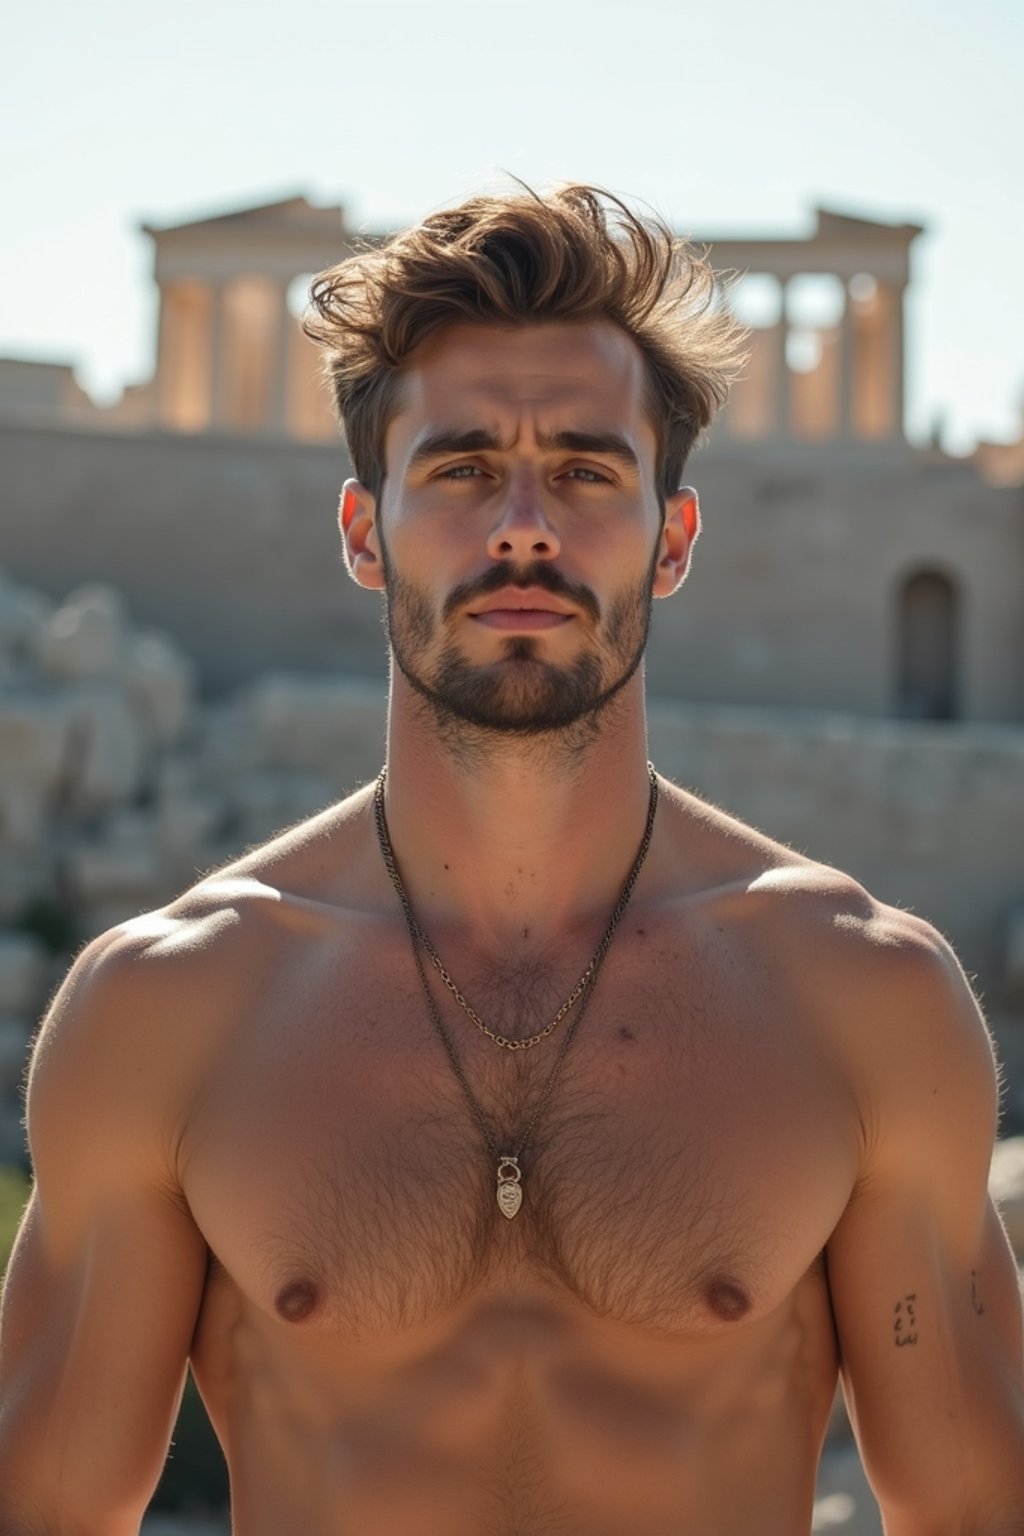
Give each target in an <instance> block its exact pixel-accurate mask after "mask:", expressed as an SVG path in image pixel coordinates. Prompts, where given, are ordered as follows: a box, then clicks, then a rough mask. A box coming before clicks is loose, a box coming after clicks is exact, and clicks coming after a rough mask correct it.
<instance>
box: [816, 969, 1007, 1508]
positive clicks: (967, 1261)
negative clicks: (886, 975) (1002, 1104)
mask: <svg viewBox="0 0 1024 1536" xmlns="http://www.w3.org/2000/svg"><path fill="white" fill-rule="evenodd" d="M904 983H905V984H904V985H903V986H902V987H898V988H896V989H895V993H894V996H893V998H892V1002H891V1007H892V1009H893V1014H892V1017H891V1021H890V1022H891V1024H892V1034H891V1038H890V1039H889V1040H888V1041H887V1049H886V1050H885V1051H884V1052H883V1053H881V1055H880V1057H879V1059H878V1061H877V1062H876V1063H875V1067H876V1072H877V1076H878V1083H879V1087H878V1092H877V1094H876V1095H875V1100H874V1105H875V1107H876V1108H877V1113H875V1114H873V1115H870V1116H869V1121H870V1122H871V1130H872V1142H873V1144H872V1145H871V1147H870V1148H869V1150H868V1153H867V1156H866V1164H865V1168H864V1170H863V1173H862V1178H861V1180H860V1182H859V1184H858V1187H857V1189H856V1191H855V1193H854V1196H853V1198H852V1199H851V1201H850V1204H849V1206H848V1207H847V1210H846V1212H845V1214H844V1216H843V1218H842V1220H841V1222H840V1223H839V1225H838V1227H837V1228H836V1231H835V1232H834V1233H833V1235H832V1238H831V1240H830V1242H829V1245H828V1264H829V1283H830V1287H831V1292H832V1301H833V1307H834V1310H835V1317H836V1324H837V1329H838V1334H839V1344H840V1351H841V1357H842V1369H843V1385H844V1391H845V1393H846V1396H847V1401H848V1403H849V1405H850V1409H851V1417H852V1419H853V1421H854V1426H855V1430H856V1433H857V1438H858V1441H859V1444H860V1448H861V1452H862V1455H863V1458H864V1463H865V1467H866V1469H867V1472H868V1476H869V1478H870V1480H871V1482H872V1485H873V1487H874V1489H875V1492H876V1494H877V1495H878V1498H879V1501H880V1503H881V1505H882V1508H883V1511H884V1513H885V1516H886V1520H887V1526H886V1529H887V1531H890V1532H891V1533H892V1536H904V1533H906V1536H918V1533H919V1532H921V1531H926V1530H930V1529H932V1528H935V1529H947V1528H948V1529H950V1530H960V1529H963V1530H965V1531H966V1530H968V1529H970V1530H974V1529H977V1530H979V1531H981V1532H987V1531H988V1530H989V1529H992V1530H993V1531H995V1530H999V1529H1000V1527H999V1525H998V1523H992V1524H991V1525H986V1524H985V1521H986V1520H991V1518H992V1516H993V1514H994V1512H995V1511H996V1510H997V1508H999V1507H1000V1501H1003V1502H1005V1503H1006V1504H1007V1507H1009V1508H1011V1509H1012V1510H1013V1511H1014V1513H1015V1518H1016V1517H1018V1516H1020V1515H1022V1514H1024V1374H1022V1370H1024V1364H1022V1345H1021V1306H1020V1296H1019V1291H1018V1285H1017V1273H1016V1267H1015V1265H1014V1262H1013V1256H1012V1254H1011V1252H1010V1248H1009V1245H1008V1243H1007V1240H1006V1235H1005V1232H1004V1230H1003V1227H1002V1224H1001V1222H1000V1220H999V1217H998V1215H997V1213H996V1212H995V1210H994V1209H993V1207H992V1205H991V1202H990V1201H989V1199H988V1194H987V1173H988V1168H989V1162H990V1157H991V1146H992V1135H993V1130H994V1126H995V1121H996V1111H997V1088H996V1078H995V1070H994V1064H993V1061H992V1057H991V1050H990V1048H989V1044H988V1039H987V1036H986V1033H985V1029H984V1024H983V1022H982V1021H981V1019H980V1015H979V1014H978V1010H977V1006H976V1004H975V1003H974V1000H973V997H972V996H971V994H970V991H969V988H968V987H967V983H966V981H965V980H964V978H963V975H962V973H961V972H960V971H959V968H958V967H957V966H956V964H955V961H953V962H951V961H950V959H949V957H948V956H943V955H942V953H941V951H940V952H939V953H937V954H936V955H933V956H927V955H924V956H922V955H917V956H914V957H912V958H911V961H910V964H909V965H908V967H907V968H906V969H905V972H904ZM901 1010H902V1014H903V1016H902V1018H900V1017H897V1015H898V1014H899V1013H900V1011H901ZM887 1074H888V1076H887V1080H886V1081H883V1079H886V1075H887ZM1011 1528H1012V1527H1011Z"/></svg>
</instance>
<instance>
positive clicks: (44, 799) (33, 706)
mask: <svg viewBox="0 0 1024 1536" xmlns="http://www.w3.org/2000/svg"><path fill="white" fill-rule="evenodd" d="M70 729H71V728H70V720H69V716H68V711H67V709H66V707H65V705H64V703H63V701H62V700H60V699H58V698H54V697H52V696H48V695H45V694H44V695H42V696H38V697H35V696H32V695H30V694H26V693H24V692H21V691H19V692H18V693H11V694H5V695H0V845H5V846H7V847H9V848H31V847H32V846H33V845H34V844H35V843H36V842H37V841H38V839H39V837H40V835H41V831H42V826H43V822H44V821H45V819H46V817H47V815H48V814H49V810H50V803H51V801H52V799H53V798H54V796H56V794H57V793H58V791H59V789H60V786H61V783H62V781H63V778H64V775H65V772H66V767H67V762H68V754H69V750H70V740H71V737H70Z"/></svg>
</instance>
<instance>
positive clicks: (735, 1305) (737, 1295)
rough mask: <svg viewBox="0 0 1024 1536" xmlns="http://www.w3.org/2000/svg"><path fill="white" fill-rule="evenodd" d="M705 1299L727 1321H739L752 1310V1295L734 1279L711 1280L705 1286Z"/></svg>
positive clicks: (717, 1314)
mask: <svg viewBox="0 0 1024 1536" xmlns="http://www.w3.org/2000/svg"><path fill="white" fill-rule="evenodd" d="M704 1300H705V1301H706V1302H707V1304H708V1306H709V1307H710V1308H711V1311H712V1312H714V1314H715V1316H716V1317H720V1318H721V1319H722V1320H723V1322H726V1323H737V1322H739V1320H740V1318H741V1317H744V1316H745V1315H746V1314H747V1313H748V1312H749V1311H750V1297H749V1296H748V1295H747V1293H746V1291H745V1290H744V1289H743V1287H742V1286H739V1285H736V1284H735V1283H734V1282H733V1281H732V1280H710V1281H709V1282H708V1283H707V1285H706V1286H705V1287H704Z"/></svg>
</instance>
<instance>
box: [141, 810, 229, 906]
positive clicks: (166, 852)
mask: <svg viewBox="0 0 1024 1536" xmlns="http://www.w3.org/2000/svg"><path fill="white" fill-rule="evenodd" d="M224 820H225V806H224V801H223V799H222V798H221V797H220V796H217V795H214V794H211V793H207V792H205V791H202V790H191V791H177V792H173V791H170V792H167V793H165V794H163V795H161V797H160V799H159V801H158V803H157V812H156V827H157V836H158V839H159V845H160V853H161V857H162V859H163V864H164V868H165V870H166V871H167V875H168V878H169V879H170V880H171V881H172V882H173V884H174V886H175V887H176V888H180V887H181V886H184V885H189V884H191V883H192V882H193V880H194V879H195V878H196V874H197V871H199V870H202V869H205V868H207V867H208V865H209V862H210V861H209V850H210V848H211V847H212V846H213V844H214V843H215V841H216V839H217V838H218V836H219V834H220V832H221V830H222V828H223V825H224Z"/></svg>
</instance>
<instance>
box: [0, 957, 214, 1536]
mask: <svg viewBox="0 0 1024 1536" xmlns="http://www.w3.org/2000/svg"><path fill="white" fill-rule="evenodd" d="M146 966H147V961H146V958H145V956H144V954H143V953H140V946H139V945H138V943H137V942H134V943H129V942H126V941H125V939H124V938H123V937H115V936H112V935H108V936H105V938H104V939H102V940H99V941H97V942H96V944H94V945H93V946H91V947H90V949H89V950H88V951H86V953H85V954H84V955H83V956H82V957H81V958H80V960H79V961H78V962H77V963H76V965H75V967H74V968H73V970H72V972H71V974H70V976H69V977H68V980H67V981H66V982H65V984H64V986H63V987H62V989H61V991H60V993H59V994H58V996H57V999H56V1001H55V1003H54V1005H53V1008H52V1009H51V1011H50V1014H49V1016H48V1018H47V1020H46V1022H45V1024H44V1027H43V1029H42V1031H41V1034H40V1038H39V1042H38V1044H37V1047H36V1051H35V1055H34V1059H33V1065H32V1070H31V1073H30V1078H29V1095H28V1129H29V1140H30V1145H31V1150H32V1156H33V1164H34V1170H35V1176H36V1184H35V1189H34V1192H33V1196H32V1200H31V1202H30V1205H29V1209H28V1211H27V1213H26V1216H25V1219H24V1221H23V1223H22V1226H21V1229H20V1231H19V1234H18V1238H17V1241H16V1244H15V1248H14V1253H13V1255H12V1259H11V1264H10V1267H9V1270H8V1275H7V1279H6V1283H5V1288H4V1295H3V1303H2V1309H0V1533H5V1532H6V1531H8V1530H9V1529H10V1530H18V1531H20V1530H21V1529H23V1528H24V1529H25V1530H29V1531H35V1530H36V1529H39V1530H44V1531H49V1530H50V1529H53V1530H61V1531H63V1530H65V1529H71V1528H73V1529H74V1530H75V1531H76V1532H78V1531H80V1532H82V1533H83V1536H85V1533H90V1536H91V1533H92V1532H95V1533H96V1536H120V1533H121V1532H125V1533H127V1532H129V1531H132V1532H134V1531H136V1530H137V1529H138V1521H139V1518H140V1516H141V1514H142V1511H143V1510H144V1508H145V1505H146V1503H147V1502H148V1500H149V1498H150V1496H151V1494H152V1491H153V1488H154V1486H155V1484H156V1481H157V1479H158V1477H159V1474H160V1470H161V1467H162V1465H163V1461H164V1457H165V1456H166V1452H167V1444H168V1440H169V1437H170V1433H171V1430H172V1428H173V1423H174V1415H175V1412H176V1409H177V1404H178V1400H179V1397H180V1392H181V1387H182V1385H183V1381H184V1372H185V1364H186V1360H187V1355H188V1349H189V1345H190V1341H191V1337H192V1333H193V1330H194V1326H195V1320H196V1315H197V1311H198V1307H199V1302H200V1298H201V1295H202V1287H203V1282H204V1277H205V1268H206V1248H205V1244H204V1243H203V1241H202V1239H201V1237H200V1235H199V1233H198V1231H197V1229H196V1228H195V1226H194V1224H193V1223H192V1221H191V1218H190V1217H189V1215H188V1212H187V1209H186V1207H185V1204H184V1202H183V1200H182V1199H181V1196H180V1192H179V1190H178V1189H177V1186H176V1180H175V1177H174V1171H173V1169H174V1145H175V1123H174V1116H175V1107H176V1106H175V1091H176V1087H177V1084H178V1077H179V1076H180V1074H179V1073H178V1072H177V1068H176V1063H175V1060H174V1053H173V1044H172V1043H171V1041H169V1040H168V1039H167V1038H166V1036H167V1032H166V1031H165V1030H163V1029H161V1027H160V1025H159V1024H158V1023H156V1021H155V1020H154V1018H153V1017H152V1009H151V1008H149V1007H148V1002H149V1000H150V999H151V997H152V981H151V979H150V977H149V976H148V974H147V972H146ZM147 1014H149V1016H147Z"/></svg>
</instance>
